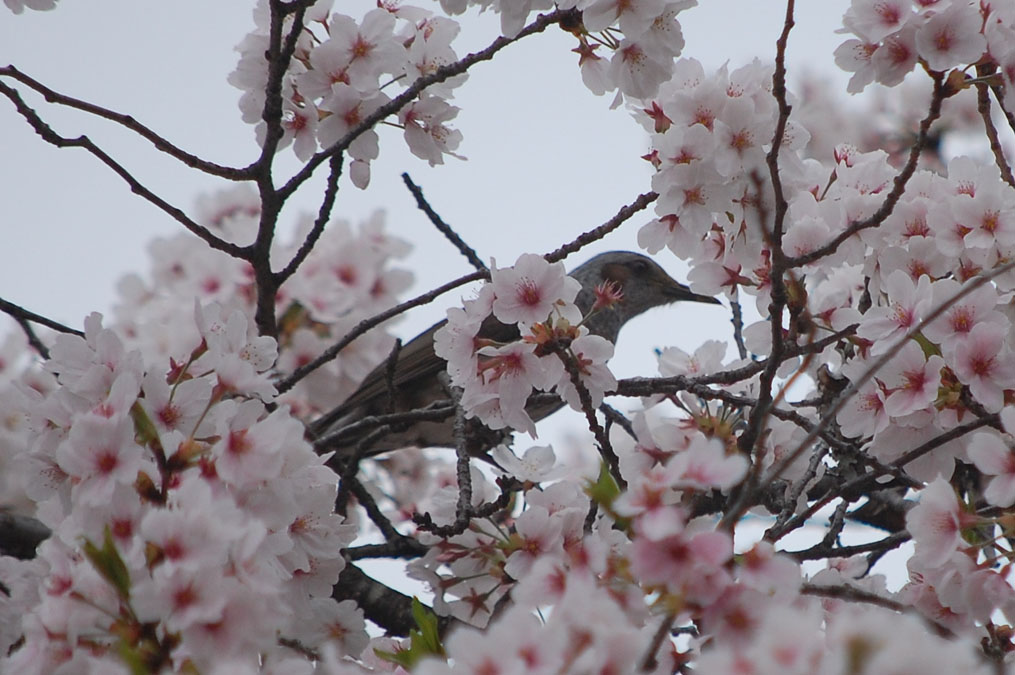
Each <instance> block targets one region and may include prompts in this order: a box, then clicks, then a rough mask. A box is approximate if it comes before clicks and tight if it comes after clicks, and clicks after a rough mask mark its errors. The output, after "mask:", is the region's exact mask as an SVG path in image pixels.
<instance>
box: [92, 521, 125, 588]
mask: <svg viewBox="0 0 1015 675" xmlns="http://www.w3.org/2000/svg"><path fill="white" fill-rule="evenodd" d="M84 552H85V557H87V558H88V561H89V562H90V563H92V567H94V568H95V570H96V571H97V572H98V573H99V575H101V576H102V578H103V579H105V580H106V581H108V582H109V584H110V585H111V586H112V587H113V588H115V589H116V592H117V594H119V596H120V597H121V598H124V599H126V598H128V597H129V596H130V573H129V572H128V571H127V565H126V564H125V563H124V562H123V558H121V557H120V552H119V551H117V550H116V544H114V543H113V535H112V533H111V532H110V531H109V527H108V526H107V527H106V529H105V531H104V532H103V535H102V548H99V547H98V546H96V545H95V544H93V543H92V542H91V541H90V540H88V539H85V544H84Z"/></svg>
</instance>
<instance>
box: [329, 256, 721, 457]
mask: <svg viewBox="0 0 1015 675" xmlns="http://www.w3.org/2000/svg"><path fill="white" fill-rule="evenodd" d="M570 276H571V277H573V278H574V279H575V280H577V281H578V282H579V284H581V290H580V291H579V292H578V295H577V297H576V298H575V304H576V305H577V306H578V308H579V309H580V310H581V311H582V314H583V315H587V314H588V313H589V311H590V309H591V308H592V306H593V304H594V302H595V289H596V287H597V286H599V285H600V284H603V283H604V282H606V283H612V284H614V285H615V287H616V288H618V289H619V290H620V291H621V293H622V297H621V299H620V301H619V302H617V303H615V304H614V305H613V306H612V307H609V308H607V309H601V310H599V311H597V312H595V313H593V314H592V315H591V316H588V318H587V320H586V321H585V323H584V325H585V326H586V327H587V328H588V330H589V333H591V334H594V335H599V336H601V337H603V338H606V339H607V340H609V341H610V342H612V343H616V341H617V337H618V335H619V334H620V330H621V328H623V326H624V324H626V323H627V322H628V321H629V320H630V319H633V318H634V317H636V316H638V315H639V314H642V313H644V312H645V311H647V310H649V309H652V308H653V307H658V306H661V305H668V304H670V303H673V302H680V301H683V302H700V303H706V304H715V305H719V304H721V303H720V302H719V301H718V300H717V299H715V298H713V297H712V296H709V295H702V294H699V293H695V292H694V291H692V290H691V289H690V288H689V287H688V286H685V285H684V284H681V283H679V282H678V281H676V280H675V279H673V278H672V277H671V276H670V275H669V274H667V273H666V271H665V270H663V268H662V267H660V266H659V264H658V263H656V262H655V261H654V260H652V259H651V258H649V257H648V256H645V255H642V254H640V253H634V252H631V251H609V252H607V253H600V254H599V255H597V256H595V257H594V258H592V259H590V260H589V261H588V262H585V263H584V264H582V265H580V266H578V267H577V268H575V270H574V271H573V272H571V273H570ZM445 323H446V321H441V322H439V323H437V324H434V325H433V326H431V327H430V328H429V329H428V330H426V331H424V332H423V333H421V334H420V335H418V336H416V337H415V338H413V339H412V340H411V341H410V342H408V343H407V344H406V345H404V346H403V347H402V348H401V349H400V350H398V351H397V352H396V353H394V355H393V357H392V358H393V359H394V361H395V362H394V364H392V363H391V360H392V359H390V358H389V359H388V361H387V362H385V363H381V364H380V365H378V366H377V367H376V368H375V369H374V370H373V371H372V372H371V373H370V374H368V375H367V376H366V378H365V379H364V380H363V382H362V383H361V384H360V386H359V388H358V389H357V390H356V391H354V392H353V393H352V395H350V396H349V398H348V399H346V400H345V401H344V402H343V403H341V404H340V405H339V406H338V407H336V408H334V409H333V410H331V411H330V412H328V413H326V414H324V415H323V416H321V417H320V418H319V419H317V420H315V421H314V422H313V423H312V424H311V425H310V431H311V435H312V436H313V437H314V438H316V439H317V443H316V444H317V448H318V450H319V451H322V452H323V451H335V457H336V458H338V459H339V460H340V461H341V460H344V459H347V458H350V457H353V456H356V457H358V458H363V457H372V456H376V455H380V454H383V453H385V452H389V451H392V450H396V449H399V448H404V447H409V446H417V447H454V446H455V434H454V414H453V413H451V412H450V411H449V410H447V409H446V410H445V411H444V415H443V418H442V419H437V420H416V421H411V422H402V423H396V424H394V425H391V426H389V427H388V431H389V433H387V434H385V435H383V436H380V435H379V434H377V433H376V432H375V430H376V429H377V427H378V426H379V425H378V424H372V425H371V424H365V425H362V424H361V425H355V426H350V425H354V424H355V423H356V422H357V421H361V420H366V419H367V418H375V417H376V416H378V415H384V414H386V413H404V412H406V411H411V410H418V409H422V408H426V407H427V406H430V405H432V404H435V403H437V402H440V401H447V402H448V405H450V401H449V398H450V397H449V393H448V392H449V389H448V386H447V385H448V381H447V378H446V377H444V376H442V374H443V373H445V372H446V367H447V363H446V362H445V361H444V360H443V359H442V358H440V357H439V356H437V354H435V353H434V334H435V333H436V332H437V330H438V329H440V328H441V326H443V325H444V324H445ZM478 337H482V338H488V339H490V340H494V341H497V342H509V341H512V340H517V339H518V338H519V337H520V334H519V332H518V327H517V326H515V325H506V324H503V323H501V322H500V321H498V320H497V319H496V318H494V317H493V316H490V317H489V318H487V319H486V321H484V322H483V325H482V327H481V328H480V331H479V336H478ZM393 393H394V397H393V396H392V394H393ZM392 398H394V400H392ZM547 398H548V397H547V396H546V395H541V396H539V397H535V396H534V397H533V398H531V399H530V400H529V403H528V404H527V406H526V411H527V412H528V413H529V416H530V417H531V418H532V419H533V420H534V421H539V420H540V419H543V418H544V417H546V416H548V415H550V414H552V413H554V412H556V411H557V410H559V409H560V408H561V407H563V405H564V402H563V401H562V400H561V399H559V398H557V397H553V396H551V397H549V400H547ZM371 433H374V434H375V435H377V436H379V437H377V438H373V439H370V444H369V447H357V446H358V445H359V444H360V443H361V442H364V440H365V439H366V438H367V436H368V435H370V434H371ZM510 433H511V432H510V430H509V429H500V430H493V429H489V428H487V427H486V426H484V425H483V424H482V423H480V422H479V421H478V420H475V419H470V420H468V421H467V433H466V438H467V439H468V444H469V448H468V449H469V452H470V453H471V454H474V455H476V454H482V453H485V452H486V451H487V450H489V449H491V448H493V447H495V446H496V445H498V444H499V443H502V442H504V441H505V440H507V438H508V437H509V436H510Z"/></svg>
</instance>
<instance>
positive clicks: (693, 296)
mask: <svg viewBox="0 0 1015 675" xmlns="http://www.w3.org/2000/svg"><path fill="white" fill-rule="evenodd" d="M667 282H668V283H664V284H662V289H663V294H664V295H665V296H666V297H667V298H670V300H671V302H677V301H683V302H704V303H706V304H709V305H721V304H722V303H721V302H719V301H718V300H717V299H715V298H713V297H712V296H711V295H702V294H700V293H695V292H694V291H692V290H691V289H690V288H688V287H687V286H685V285H684V284H681V283H678V282H676V281H673V279H667Z"/></svg>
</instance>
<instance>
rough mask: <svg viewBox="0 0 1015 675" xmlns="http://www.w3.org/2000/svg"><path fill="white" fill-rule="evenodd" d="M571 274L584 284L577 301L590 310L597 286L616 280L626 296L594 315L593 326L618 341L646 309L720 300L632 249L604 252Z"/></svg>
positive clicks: (710, 302) (597, 330)
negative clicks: (620, 335)
mask: <svg viewBox="0 0 1015 675" xmlns="http://www.w3.org/2000/svg"><path fill="white" fill-rule="evenodd" d="M571 276H572V277H574V278H575V279H577V280H578V282H579V283H580V284H581V285H582V290H581V293H579V294H578V299H577V303H578V306H579V307H580V308H581V309H582V311H583V312H588V311H589V309H590V308H591V307H592V305H593V303H594V302H595V288H596V287H597V286H599V285H600V284H602V283H604V282H606V283H611V284H614V285H615V286H616V287H617V288H619V290H620V291H621V293H622V294H623V297H622V298H621V300H620V301H619V302H618V303H616V305H615V306H614V307H613V308H612V309H611V310H603V311H601V312H598V313H597V314H595V315H593V316H592V317H590V320H589V322H587V323H586V325H588V327H589V330H590V331H592V332H593V333H596V334H597V335H602V336H603V337H605V338H607V339H609V340H611V341H615V340H616V338H617V333H619V332H620V327H621V326H623V325H624V324H625V323H626V322H627V321H628V320H629V319H632V318H634V317H636V316H638V315H639V314H641V313H642V312H644V311H645V310H648V309H651V308H653V307H658V306H660V305H668V304H670V303H672V302H677V301H681V300H683V301H687V302H704V303H708V304H712V305H718V304H720V302H719V301H718V300H716V299H715V298H713V297H711V296H708V295H701V294H700V293H695V292H694V291H692V290H691V289H690V288H688V287H687V286H685V285H684V284H682V283H680V282H678V281H677V280H675V279H674V278H673V277H671V276H670V275H669V274H667V273H666V270H664V269H663V268H662V267H660V266H659V265H658V264H657V263H656V262H655V261H654V260H652V259H651V258H649V257H647V256H644V255H642V254H640V253H633V252H631V251H609V252H607V253H600V254H599V255H597V256H596V257H594V258H592V259H591V260H589V261H588V262H586V263H584V264H583V265H580V266H579V267H577V268H576V269H575V270H574V271H573V272H571Z"/></svg>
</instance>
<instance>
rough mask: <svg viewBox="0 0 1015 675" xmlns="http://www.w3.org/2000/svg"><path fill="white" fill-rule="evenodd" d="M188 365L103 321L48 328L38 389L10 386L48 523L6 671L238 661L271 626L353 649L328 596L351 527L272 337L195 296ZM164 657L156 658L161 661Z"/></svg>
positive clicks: (271, 639)
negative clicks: (294, 401)
mask: <svg viewBox="0 0 1015 675" xmlns="http://www.w3.org/2000/svg"><path fill="white" fill-rule="evenodd" d="M194 318H195V323H196V325H197V327H198V329H199V336H200V340H199V342H198V343H197V344H195V345H194V348H193V350H192V352H191V354H190V357H189V358H188V359H187V361H186V362H182V363H181V362H176V361H166V360H161V361H155V362H149V363H146V362H145V360H144V358H143V357H142V354H141V353H140V352H139V351H137V350H128V349H127V348H126V347H125V346H124V344H123V342H122V341H121V340H120V338H119V337H118V336H117V335H116V333H114V332H113V331H111V330H109V329H107V328H104V327H103V326H102V323H101V318H100V317H99V316H98V315H92V316H91V317H89V318H88V319H87V321H86V325H85V334H84V337H78V336H72V335H63V336H59V337H58V338H57V339H56V342H55V344H54V346H53V348H52V358H51V359H50V361H48V362H47V364H46V365H47V371H48V372H50V373H52V375H51V379H50V380H49V381H48V384H49V387H48V388H47V390H44V391H38V390H35V389H28V388H25V389H23V390H22V400H21V402H20V403H21V408H20V409H21V411H22V413H23V414H24V415H25V417H26V419H27V427H28V429H29V430H30V432H31V434H32V438H33V440H32V442H31V444H30V446H29V447H28V448H27V449H26V451H25V453H24V454H23V455H22V456H21V457H20V460H22V461H24V462H25V463H27V464H28V469H27V470H26V472H25V474H26V476H27V481H28V484H27V485H26V491H27V493H28V495H29V497H30V498H31V499H32V500H33V501H34V502H35V505H36V509H35V513H36V516H37V517H38V518H39V520H40V521H41V522H42V523H43V524H44V525H46V526H48V527H49V528H50V530H51V532H52V534H51V535H50V537H49V538H48V539H47V540H46V541H45V542H44V543H43V544H42V545H41V546H40V549H39V554H38V557H37V558H36V559H35V560H34V561H31V562H27V563H18V562H15V561H13V560H12V559H5V560H4V566H5V568H6V569H12V568H18V567H21V568H22V574H24V575H25V576H27V577H29V578H33V579H34V581H35V593H26V594H25V595H24V596H23V597H17V596H15V597H16V601H15V602H10V603H8V604H7V605H6V606H5V607H4V616H3V627H4V630H3V635H4V652H5V653H6V652H7V650H8V648H9V647H10V645H11V643H12V642H13V641H14V640H15V639H21V638H23V639H24V644H23V645H21V646H20V648H19V649H17V650H16V651H15V652H14V653H13V655H11V656H10V658H9V659H7V660H6V661H5V663H4V665H3V667H4V669H5V670H10V671H12V672H21V673H47V672H55V671H56V670H57V669H58V668H61V669H64V671H65V672H72V671H76V672H99V671H100V670H103V669H113V671H115V672H120V671H119V669H120V668H122V666H123V663H124V660H125V659H127V660H131V661H134V662H137V663H144V664H147V667H149V668H155V667H156V664H163V665H168V664H174V665H175V667H176V668H184V667H185V664H190V666H191V667H196V668H198V669H206V668H210V667H211V666H212V665H218V664H223V663H227V662H233V661H235V662H236V663H237V664H244V663H246V664H252V663H255V662H256V661H257V656H256V655H257V654H258V653H269V652H272V651H273V650H275V649H276V644H277V640H278V638H279V635H288V636H290V637H291V638H292V639H297V640H300V641H302V642H305V643H306V644H308V645H311V646H312V645H317V644H320V643H321V642H323V641H325V640H328V639H330V638H331V637H332V636H334V635H337V634H341V635H344V636H345V642H344V643H342V644H344V645H345V646H346V647H347V648H348V649H350V650H352V651H358V649H361V648H362V646H363V645H364V644H365V642H366V639H367V638H366V633H365V632H364V630H363V618H362V612H361V611H360V610H358V609H357V608H356V607H355V606H354V605H353V604H352V603H351V602H348V603H345V604H340V603H338V602H337V601H335V600H333V599H332V598H331V587H332V586H333V585H334V584H335V583H336V582H337V580H338V575H339V573H340V572H341V570H342V568H343V566H344V560H343V559H342V557H341V556H340V555H339V550H340V549H341V548H342V546H344V545H346V544H348V543H349V542H351V540H352V538H353V536H355V534H354V533H355V528H354V527H352V526H350V525H348V524H345V523H344V522H343V518H342V517H341V516H339V515H337V514H335V513H334V500H335V495H336V492H337V476H335V474H334V473H333V472H332V471H331V470H330V469H328V468H327V466H325V465H324V462H323V460H322V458H320V457H319V456H318V455H317V454H316V453H314V451H313V449H312V447H311V446H310V445H309V444H308V443H307V442H306V441H305V440H304V438H303V425H302V424H301V423H300V422H299V421H298V420H297V419H295V418H294V417H293V416H292V415H291V413H290V411H289V410H288V409H287V408H286V407H279V408H277V409H275V410H274V411H273V412H268V409H267V408H266V403H268V402H270V401H271V400H272V398H273V394H274V387H273V385H272V384H271V382H270V380H269V375H270V370H269V369H270V368H271V367H272V365H273V364H274V362H275V360H276V357H277V353H276V345H275V341H274V340H273V339H271V338H264V337H258V336H257V335H256V333H255V332H254V331H253V326H252V324H251V322H250V321H249V319H248V318H247V317H246V316H244V315H243V314H241V313H240V312H238V311H232V312H230V311H227V310H225V309H224V308H223V307H221V306H219V305H216V304H210V305H207V306H203V307H202V306H198V308H197V310H196V313H195V317H194ZM159 667H161V666H159Z"/></svg>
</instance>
